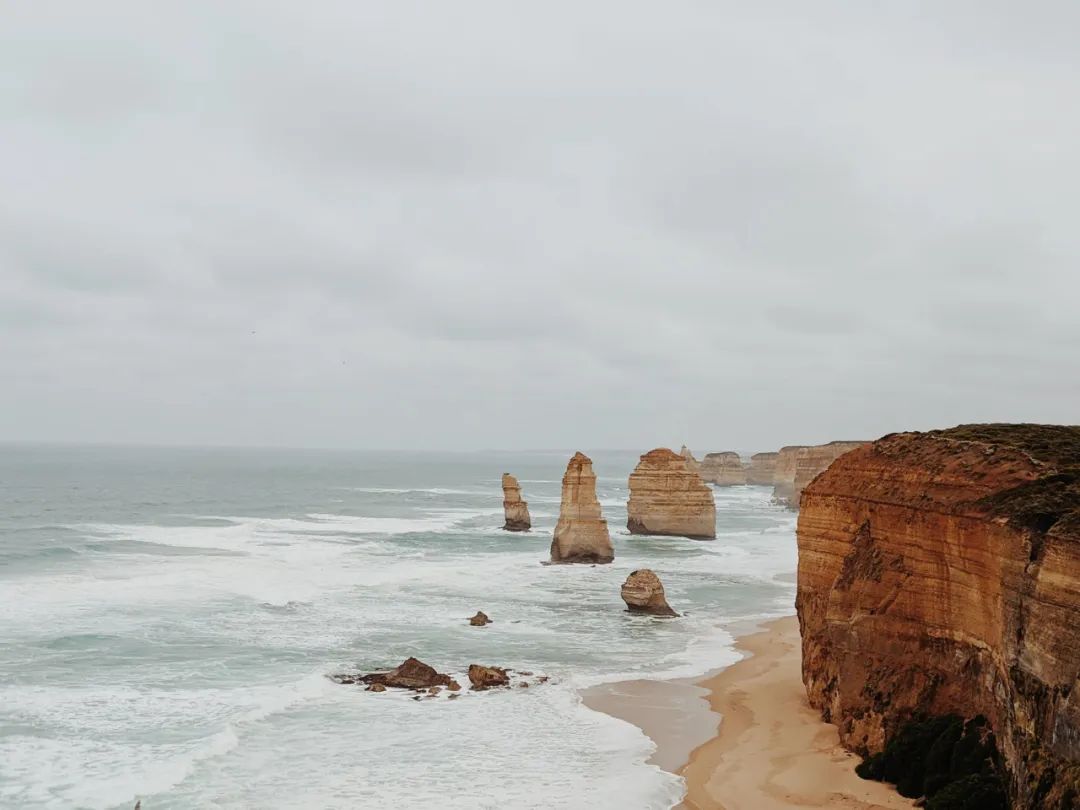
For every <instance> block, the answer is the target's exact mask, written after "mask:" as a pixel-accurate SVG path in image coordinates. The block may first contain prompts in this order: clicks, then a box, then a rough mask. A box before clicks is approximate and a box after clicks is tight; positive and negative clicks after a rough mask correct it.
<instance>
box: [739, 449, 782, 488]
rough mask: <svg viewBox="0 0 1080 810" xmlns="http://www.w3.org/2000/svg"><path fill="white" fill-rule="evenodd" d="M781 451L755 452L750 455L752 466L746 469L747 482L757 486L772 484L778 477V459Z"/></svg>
mask: <svg viewBox="0 0 1080 810" xmlns="http://www.w3.org/2000/svg"><path fill="white" fill-rule="evenodd" d="M779 455H780V454H779V453H754V455H752V456H750V468H749V469H748V470H747V471H746V483H748V484H754V485H755V486H762V485H764V486H770V487H771V486H772V485H773V479H774V478H775V477H776V459H777V458H778V457H779Z"/></svg>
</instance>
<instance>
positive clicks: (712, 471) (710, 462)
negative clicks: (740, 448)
mask: <svg viewBox="0 0 1080 810" xmlns="http://www.w3.org/2000/svg"><path fill="white" fill-rule="evenodd" d="M700 474H701V478H702V480H704V481H708V482H709V483H710V484H716V485H717V486H718V487H732V486H738V485H739V484H745V483H746V467H745V466H744V465H743V462H742V457H740V456H739V454H738V453H735V452H732V451H730V450H727V451H725V452H723V453H706V454H705V458H704V459H702V461H701V470H700Z"/></svg>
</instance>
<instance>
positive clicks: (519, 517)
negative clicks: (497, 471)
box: [502, 473, 532, 532]
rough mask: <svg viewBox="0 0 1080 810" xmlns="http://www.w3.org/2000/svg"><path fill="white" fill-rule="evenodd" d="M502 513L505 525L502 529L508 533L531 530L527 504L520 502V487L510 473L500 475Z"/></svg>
mask: <svg viewBox="0 0 1080 810" xmlns="http://www.w3.org/2000/svg"><path fill="white" fill-rule="evenodd" d="M502 488H503V513H504V514H505V516H506V523H505V524H503V528H504V529H505V530H506V531H508V532H527V531H528V530H529V529H531V528H532V518H531V517H530V516H529V504H528V503H526V502H525V501H523V500H521V487H520V486H519V485H518V481H517V479H516V478H514V476H512V475H510V473H503V475H502Z"/></svg>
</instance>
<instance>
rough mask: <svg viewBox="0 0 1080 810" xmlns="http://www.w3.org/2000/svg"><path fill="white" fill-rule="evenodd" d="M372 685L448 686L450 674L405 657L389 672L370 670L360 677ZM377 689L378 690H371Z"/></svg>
mask: <svg viewBox="0 0 1080 810" xmlns="http://www.w3.org/2000/svg"><path fill="white" fill-rule="evenodd" d="M360 680H361V681H363V682H364V683H367V684H371V685H372V686H376V685H381V686H384V687H385V686H392V687H394V688H396V689H416V690H421V689H430V688H431V687H432V686H448V685H449V684H450V676H449V675H444V674H443V673H441V672H436V671H435V669H434V667H430V666H428V665H427V664H425V663H424V662H423V661H420V660H418V659H416V658H407V659H405V660H404V661H402V662H401V664H400V665H399V666H397V667H395V668H394V669H392V670H390V671H389V672H372V673H370V674H368V675H364V676H362V677H361V678H360ZM372 691H378V690H372Z"/></svg>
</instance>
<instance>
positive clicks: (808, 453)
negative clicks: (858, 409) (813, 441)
mask: <svg viewBox="0 0 1080 810" xmlns="http://www.w3.org/2000/svg"><path fill="white" fill-rule="evenodd" d="M864 444H866V442H863V441H859V442H844V441H840V442H829V443H828V444H817V445H813V446H812V447H804V448H803V449H802V450H800V451H799V453H798V454H797V455H796V457H795V480H794V481H793V482H792V488H793V490H794V491H793V492H792V495H791V505H792V506H794V507H796V508H798V506H799V499H800V498H801V497H802V493H803V490H804V489H806V485H807V484H809V483H810V482H811V481H813V480H814V479H815V478H817V477H818V476H819V475H820V474H821V473H823V472H824V471H825V470H827V469H828V468H829V465H830V464H832V463H833V462H834V461H836V460H837V459H838V458H840V456H842V455H844V453H848V452H850V451H852V450H855V449H856V448H859V447H862V446H863V445H864Z"/></svg>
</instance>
